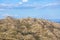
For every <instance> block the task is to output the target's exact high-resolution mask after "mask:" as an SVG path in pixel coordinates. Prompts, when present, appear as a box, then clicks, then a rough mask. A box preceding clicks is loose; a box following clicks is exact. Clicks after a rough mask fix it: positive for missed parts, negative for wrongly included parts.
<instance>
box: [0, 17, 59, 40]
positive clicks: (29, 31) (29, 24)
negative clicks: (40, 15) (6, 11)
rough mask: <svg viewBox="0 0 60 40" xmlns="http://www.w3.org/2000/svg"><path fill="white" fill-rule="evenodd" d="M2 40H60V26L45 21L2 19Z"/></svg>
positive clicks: (0, 23) (0, 34)
mask: <svg viewBox="0 0 60 40" xmlns="http://www.w3.org/2000/svg"><path fill="white" fill-rule="evenodd" d="M0 40H60V24H59V23H55V22H50V21H48V20H44V19H36V18H22V19H15V18H12V17H6V18H5V19H0Z"/></svg>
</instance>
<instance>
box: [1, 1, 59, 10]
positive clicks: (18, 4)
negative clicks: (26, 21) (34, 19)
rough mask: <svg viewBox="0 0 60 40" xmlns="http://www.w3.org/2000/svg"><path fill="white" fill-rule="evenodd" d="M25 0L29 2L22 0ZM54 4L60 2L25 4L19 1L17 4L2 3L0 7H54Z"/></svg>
mask: <svg viewBox="0 0 60 40" xmlns="http://www.w3.org/2000/svg"><path fill="white" fill-rule="evenodd" d="M22 1H23V2H27V0H22ZM52 6H60V3H48V4H44V5H43V4H23V3H22V2H19V3H17V4H5V3H0V9H32V8H38V9H40V8H44V7H52Z"/></svg>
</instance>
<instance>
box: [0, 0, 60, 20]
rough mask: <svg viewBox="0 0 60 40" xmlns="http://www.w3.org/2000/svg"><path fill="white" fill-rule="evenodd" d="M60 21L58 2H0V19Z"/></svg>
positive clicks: (5, 0) (19, 0)
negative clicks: (28, 18) (10, 17)
mask: <svg viewBox="0 0 60 40" xmlns="http://www.w3.org/2000/svg"><path fill="white" fill-rule="evenodd" d="M6 16H12V17H17V18H25V17H34V18H44V19H60V0H0V18H3V17H6Z"/></svg>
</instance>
